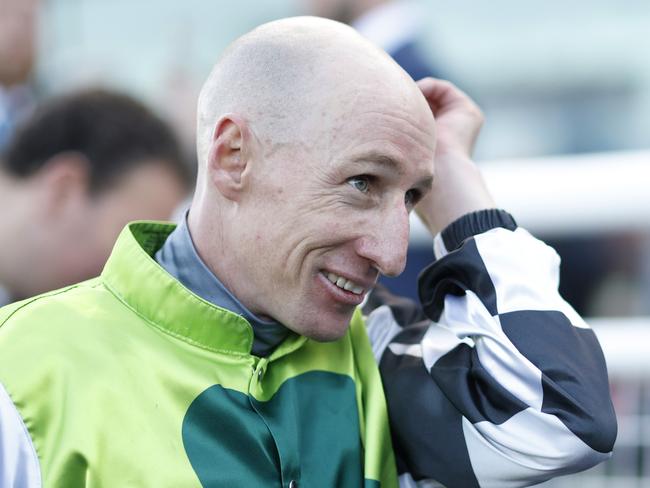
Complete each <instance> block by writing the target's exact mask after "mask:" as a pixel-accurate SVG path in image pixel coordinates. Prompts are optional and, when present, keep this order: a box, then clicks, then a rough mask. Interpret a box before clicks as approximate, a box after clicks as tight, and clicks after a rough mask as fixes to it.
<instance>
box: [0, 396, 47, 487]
mask: <svg viewBox="0 0 650 488" xmlns="http://www.w3.org/2000/svg"><path fill="white" fill-rule="evenodd" d="M0 486H2V487H5V486H6V487H12V488H38V487H40V486H41V471H40V466H39V462H38V456H37V455H36V450H35V449H34V445H33V444H32V439H31V437H30V435H29V432H28V431H27V427H26V426H25V424H24V422H23V419H22V418H21V416H20V413H18V410H16V407H15V406H14V404H13V402H12V401H11V398H10V397H9V394H8V393H7V391H6V390H5V388H4V386H3V385H2V384H1V383H0Z"/></svg>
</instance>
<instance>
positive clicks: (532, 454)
mask: <svg viewBox="0 0 650 488" xmlns="http://www.w3.org/2000/svg"><path fill="white" fill-rule="evenodd" d="M463 433H464V435H465V443H466V445H467V451H468V453H469V457H470V461H471V463H472V469H473V471H474V474H475V475H476V478H477V479H478V480H479V484H480V486H481V487H482V488H511V487H520V486H530V485H531V484H535V483H540V482H542V481H545V480H547V479H550V478H552V477H554V476H559V475H563V474H569V473H573V472H577V471H582V470H584V469H587V468H589V467H591V466H593V465H595V464H597V463H599V462H601V461H604V460H605V459H607V458H608V457H609V456H610V455H609V454H602V453H599V452H597V451H594V450H593V449H591V448H590V447H589V446H587V445H586V444H585V443H584V442H582V441H581V440H580V439H579V438H578V437H577V436H575V435H574V434H573V433H572V432H571V431H569V429H567V427H566V426H565V425H564V424H563V423H562V422H561V421H560V420H559V419H558V418H557V417H555V416H553V415H549V414H545V413H542V412H538V411H535V410H533V409H526V410H524V411H522V412H519V413H518V414H516V415H514V416H512V417H511V418H510V419H508V420H507V421H506V422H504V423H502V424H500V425H494V424H491V423H490V422H478V423H477V424H472V423H471V422H470V421H469V420H467V419H466V418H464V417H463Z"/></svg>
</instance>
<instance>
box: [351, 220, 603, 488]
mask: <svg viewBox="0 0 650 488" xmlns="http://www.w3.org/2000/svg"><path fill="white" fill-rule="evenodd" d="M434 248H435V253H436V259H437V260H436V262H435V263H434V264H433V265H431V266H430V267H429V268H427V269H426V270H425V271H424V272H423V273H422V275H421V277H420V297H421V301H422V303H423V307H420V306H418V305H416V304H415V303H414V302H412V301H410V300H406V299H404V298H399V297H395V296H392V295H391V294H390V293H389V292H388V291H387V290H386V289H383V288H377V289H375V290H374V291H373V293H372V295H371V296H370V297H369V299H368V301H367V303H366V304H365V306H364V314H365V315H366V316H367V327H368V333H369V336H370V339H371V342H372V343H373V352H374V354H375V357H376V358H377V360H378V362H379V367H380V371H381V374H382V378H383V381H384V388H385V392H386V397H387V400H388V406H389V415H390V420H391V429H392V436H393V442H394V447H395V453H396V456H397V462H398V470H399V472H400V474H401V476H400V481H401V485H402V486H404V487H407V486H426V487H434V486H441V484H442V485H443V486H447V487H462V488H466V487H467V488H470V487H498V488H507V487H515V486H529V485H531V484H536V483H540V482H542V481H544V480H547V479H549V478H552V477H554V476H559V475H563V474H568V473H572V472H576V471H580V470H583V469H587V468H589V467H591V466H593V465H595V464H597V463H599V462H601V461H603V460H605V459H607V458H608V457H609V456H610V455H611V451H612V448H613V444H614V440H615V437H616V420H615V416H614V410H613V407H612V404H611V400H610V396H609V388H608V381H607V370H606V366H605V360H604V357H603V354H602V351H601V349H600V346H599V344H598V341H597V339H596V337H595V335H594V333H593V331H592V330H591V329H590V328H589V327H588V326H587V324H585V322H584V321H583V320H582V319H581V318H580V316H579V315H578V314H577V313H576V312H575V311H574V310H573V309H572V308H571V307H570V305H569V304H568V303H566V302H565V301H564V300H563V299H562V298H561V296H560V295H559V293H558V277H559V257H558V255H557V254H556V253H555V251H553V249H551V248H550V247H548V246H546V245H545V244H544V243H542V242H541V241H539V240H537V239H535V238H533V237H532V236H531V235H530V234H529V233H528V232H526V231H525V230H524V229H522V228H518V227H517V226H516V224H515V223H514V220H512V218H511V217H510V216H509V214H507V213H506V212H503V211H496V210H491V211H483V212H478V213H476V214H470V215H469V216H465V217H463V218H461V219H459V220H458V221H456V222H455V223H454V224H453V225H452V226H450V227H449V228H447V229H446V230H445V231H444V232H443V233H442V234H440V235H438V236H436V238H435V240H434Z"/></svg>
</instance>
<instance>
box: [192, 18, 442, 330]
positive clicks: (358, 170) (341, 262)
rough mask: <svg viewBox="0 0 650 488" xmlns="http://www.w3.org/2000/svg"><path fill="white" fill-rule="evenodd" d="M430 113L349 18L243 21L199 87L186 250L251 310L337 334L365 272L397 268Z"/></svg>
mask: <svg viewBox="0 0 650 488" xmlns="http://www.w3.org/2000/svg"><path fill="white" fill-rule="evenodd" d="M433 124H434V122H433V117H432V115H431V110H430V109H429V106H428V104H427V102H426V101H425V99H424V97H423V95H422V93H421V92H420V90H419V89H418V87H417V85H416V84H415V83H414V82H413V80H411V79H410V78H409V77H408V75H407V74H406V73H405V72H404V71H402V69H401V68H400V67H399V66H398V65H397V64H395V62H394V61H393V60H392V59H391V58H390V57H388V55H387V54H385V53H384V52H383V51H381V50H379V49H378V48H376V47H374V46H373V45H372V44H370V43H369V42H368V41H366V40H365V39H363V38H362V37H360V36H359V35H358V34H357V33H356V32H355V31H353V30H352V29H351V28H349V27H346V26H344V25H343V24H339V23H337V22H334V21H330V20H324V19H318V18H313V17H299V18H293V19H286V20H280V21H277V22H272V23H269V24H265V25H263V26H261V27H259V28H257V29H255V30H254V31H252V32H251V33H249V34H247V35H245V36H243V37H242V38H240V39H238V40H237V41H235V43H234V44H233V45H232V46H231V47H230V48H229V49H228V50H227V51H226V52H225V54H224V55H223V57H222V58H221V60H220V61H219V62H218V64H217V65H216V66H215V68H214V70H213V71H212V73H211V74H210V77H209V78H208V81H207V82H206V83H205V86H204V87H203V90H202V92H201V96H200V99H199V114H198V131H199V133H198V154H199V171H198V179H197V190H196V193H195V195H194V201H193V202H192V208H191V210H190V213H189V219H188V224H189V229H190V233H191V235H192V238H193V241H194V244H195V245H196V248H197V251H198V253H199V255H200V256H201V257H202V258H203V260H204V261H205V263H206V264H207V265H208V267H209V268H210V269H211V270H212V271H213V272H214V273H215V274H216V275H217V276H218V277H219V279H220V280H221V281H222V282H223V283H224V284H225V285H226V287H227V288H228V289H229V290H230V291H231V292H232V293H233V294H234V295H235V296H236V297H237V298H238V299H239V300H240V301H241V302H242V303H244V304H245V305H246V306H247V307H248V308H249V309H250V310H251V311H252V312H253V313H257V314H259V315H260V316H265V317H271V318H273V319H275V320H277V321H278V322H280V323H282V324H284V325H286V326H287V327H288V328H290V329H292V330H293V331H295V332H298V333H300V334H305V335H307V336H308V337H312V338H315V339H318V340H332V339H336V338H338V337H340V336H341V335H342V334H343V333H344V332H345V329H346V328H347V325H348V323H349V321H350V317H351V315H352V312H353V310H354V306H355V305H358V304H359V303H361V300H362V298H363V294H364V293H365V291H364V290H367V289H369V288H370V287H371V286H372V285H373V283H374V282H375V280H376V279H377V276H378V274H379V273H380V272H381V273H385V274H387V275H396V274H399V273H400V272H401V270H402V269H403V267H404V263H405V259H406V248H407V245H408V229H409V220H408V213H409V211H410V210H411V209H412V208H413V206H414V205H415V203H416V202H417V201H418V199H419V198H420V197H421V196H422V195H423V194H424V193H426V191H427V190H428V189H429V188H430V187H431V180H432V173H433V152H434V126H433ZM343 282H345V287H344V288H341V286H343V285H342V283H343ZM337 283H338V284H337Z"/></svg>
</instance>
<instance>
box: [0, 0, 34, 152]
mask: <svg viewBox="0 0 650 488" xmlns="http://www.w3.org/2000/svg"><path fill="white" fill-rule="evenodd" d="M39 5H40V1H39V0H0V151H2V149H3V147H4V146H5V145H6V144H7V142H8V141H9V139H10V138H11V135H12V134H13V132H14V130H15V128H16V126H17V125H18V124H20V122H21V121H22V120H24V119H25V118H26V117H27V115H28V114H29V112H30V111H31V110H32V108H33V106H34V103H35V102H34V94H33V90H32V87H31V85H30V78H31V74H32V68H33V66H34V58H35V51H36V47H35V44H36V24H37V18H38V7H39Z"/></svg>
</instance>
